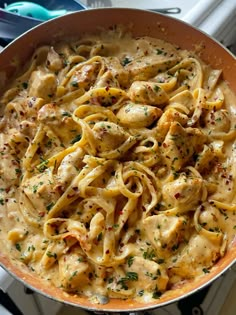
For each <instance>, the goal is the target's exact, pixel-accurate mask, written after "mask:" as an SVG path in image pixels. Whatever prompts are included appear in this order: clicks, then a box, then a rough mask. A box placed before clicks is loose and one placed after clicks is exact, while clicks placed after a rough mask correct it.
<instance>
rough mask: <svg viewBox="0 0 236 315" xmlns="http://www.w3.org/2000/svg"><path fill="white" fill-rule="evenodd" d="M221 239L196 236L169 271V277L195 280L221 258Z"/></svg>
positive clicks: (192, 237)
mask: <svg viewBox="0 0 236 315" xmlns="http://www.w3.org/2000/svg"><path fill="white" fill-rule="evenodd" d="M220 247H221V238H220V237H218V238H217V237H216V238H215V239H212V238H206V237H205V236H203V235H198V234H194V235H192V236H191V238H190V240H189V242H188V244H187V245H186V246H185V247H184V249H183V250H182V252H181V253H180V255H179V256H177V259H175V260H176V261H175V262H173V264H172V265H171V266H170V267H169V269H168V275H169V276H170V277H172V276H180V277H181V278H187V279H191V278H195V277H196V276H198V275H199V274H202V272H204V270H207V269H208V268H210V267H211V266H212V265H213V264H214V263H215V261H216V260H217V259H218V258H219V257H220Z"/></svg>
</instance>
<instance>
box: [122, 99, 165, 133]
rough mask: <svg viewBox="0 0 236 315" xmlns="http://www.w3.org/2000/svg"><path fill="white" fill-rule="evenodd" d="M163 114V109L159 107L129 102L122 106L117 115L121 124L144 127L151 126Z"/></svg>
mask: <svg viewBox="0 0 236 315" xmlns="http://www.w3.org/2000/svg"><path fill="white" fill-rule="evenodd" d="M161 114H162V110H161V109H159V108H157V107H154V106H150V105H141V104H134V103H132V102H128V103H126V104H125V105H123V106H122V107H121V109H120V110H119V111H118V113H117V115H116V116H117V118H118V119H119V122H120V124H121V125H124V126H127V127H133V128H142V127H148V126H150V125H151V124H152V123H153V122H154V121H156V120H157V119H158V118H159V117H160V116H161Z"/></svg>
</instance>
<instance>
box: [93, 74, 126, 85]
mask: <svg viewBox="0 0 236 315" xmlns="http://www.w3.org/2000/svg"><path fill="white" fill-rule="evenodd" d="M107 86H108V87H114V88H120V84H119V81H118V80H117V79H116V78H114V76H113V74H112V72H111V71H110V70H109V71H106V72H105V73H104V74H103V75H102V76H101V77H100V78H99V79H98V81H97V82H96V85H95V87H96V88H100V87H107Z"/></svg>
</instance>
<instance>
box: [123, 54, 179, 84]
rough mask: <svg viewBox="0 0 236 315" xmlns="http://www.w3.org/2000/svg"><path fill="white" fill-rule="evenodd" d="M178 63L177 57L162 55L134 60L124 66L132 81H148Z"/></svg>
mask: <svg viewBox="0 0 236 315" xmlns="http://www.w3.org/2000/svg"><path fill="white" fill-rule="evenodd" d="M178 61H179V58H177V57H168V56H164V55H156V56H155V55H151V56H144V57H141V58H139V59H135V60H133V61H131V62H130V63H128V64H127V65H126V66H125V69H126V70H128V71H129V73H130V79H131V80H132V81H138V80H143V81H145V80H149V79H150V78H152V77H154V76H156V75H157V74H158V72H164V71H166V70H168V69H170V68H171V67H173V66H174V65H176V63H177V62H178Z"/></svg>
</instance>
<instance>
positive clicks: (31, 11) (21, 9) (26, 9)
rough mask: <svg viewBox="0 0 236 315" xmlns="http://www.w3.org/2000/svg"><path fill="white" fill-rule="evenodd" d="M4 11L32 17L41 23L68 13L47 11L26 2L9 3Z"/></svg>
mask: <svg viewBox="0 0 236 315" xmlns="http://www.w3.org/2000/svg"><path fill="white" fill-rule="evenodd" d="M4 10H6V11H7V12H11V13H16V14H19V15H22V16H28V17H32V18H35V19H38V20H42V21H47V20H50V19H52V18H55V17H58V16H61V15H64V14H66V13H68V11H67V10H65V9H61V10H48V9H46V8H44V7H42V6H41V5H39V4H37V3H34V2H28V1H22V2H14V3H11V4H10V5H7V6H6V7H5V8H4Z"/></svg>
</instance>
